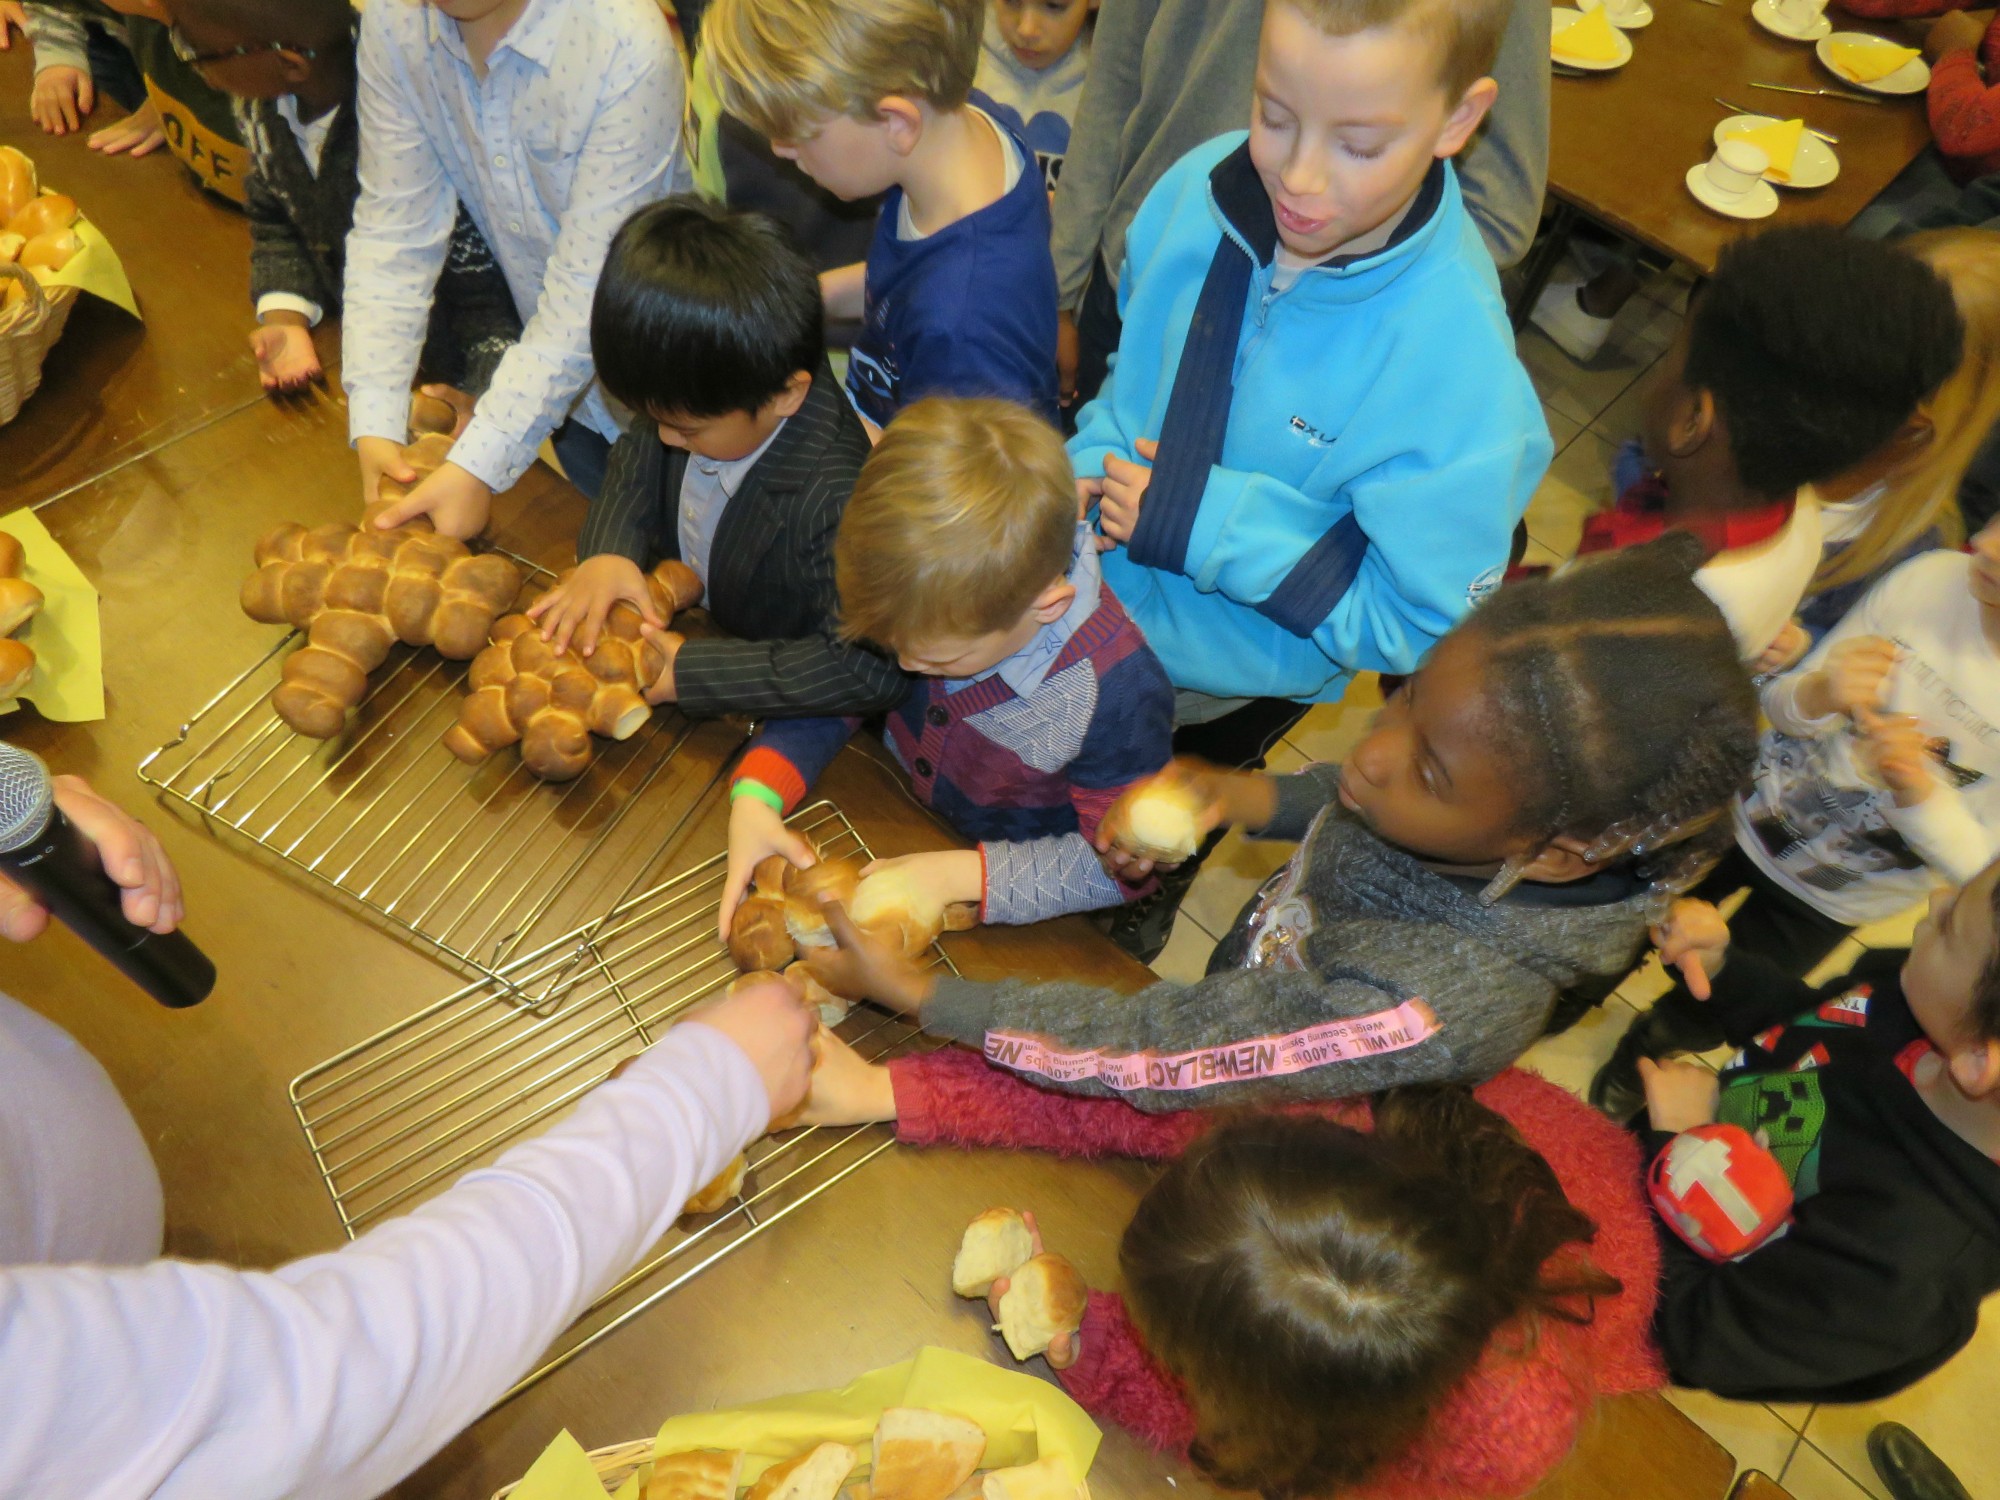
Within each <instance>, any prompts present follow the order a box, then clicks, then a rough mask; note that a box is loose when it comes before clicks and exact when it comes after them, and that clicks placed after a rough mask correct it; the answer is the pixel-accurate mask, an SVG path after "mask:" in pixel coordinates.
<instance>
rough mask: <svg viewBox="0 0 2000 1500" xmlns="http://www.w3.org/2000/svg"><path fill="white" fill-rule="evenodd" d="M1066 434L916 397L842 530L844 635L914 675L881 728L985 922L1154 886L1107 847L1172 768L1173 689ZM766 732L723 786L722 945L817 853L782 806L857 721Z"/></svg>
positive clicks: (888, 436) (956, 891) (964, 893)
mask: <svg viewBox="0 0 2000 1500" xmlns="http://www.w3.org/2000/svg"><path fill="white" fill-rule="evenodd" d="M1074 483H1075V479H1074V475H1073V474H1072V473H1071V471H1070V466H1069V459H1068V457H1067V456H1066V455H1065V454H1064V452H1063V445H1062V438H1061V437H1060V436H1059V435H1058V434H1057V433H1056V431H1055V429H1054V428H1053V427H1051V426H1050V425H1049V424H1048V423H1046V422H1044V421H1043V420H1042V419H1041V418H1040V417H1038V416H1036V415H1034V414H1033V413H1032V412H1029V411H1027V410H1025V409H1023V408H1022V407H1020V406H1019V405H1016V404H1014V403H1011V402H1005V401H981V400H944V399H939V400H930V401H923V402H919V403H918V404H917V405H915V406H913V407H910V408H909V409H908V410H907V411H905V412H904V414H903V415H902V416H900V417H898V418H897V419H896V421H895V422H894V423H893V424H892V425H891V426H890V427H889V429H888V430H887V431H886V432H884V433H883V435H882V441H881V442H880V443H878V444H877V445H876V447H875V451H874V452H873V453H871V454H870V455H869V456H868V461H867V463H865V464H863V465H862V467H861V477H860V478H859V479H858V480H857V481H856V482H855V485H854V493H853V495H852V497H851V498H850V499H849V500H848V502H847V509H846V511H845V512H844V513H843V514H842V516H841V519H840V536H839V539H838V540H837V541H836V542H835V543H834V574H835V577H836V579H837V581H838V584H839V588H840V622H841V631H842V633H843V634H845V635H847V636H848V637H850V638H854V637H865V638H867V639H869V640H873V641H876V642H878V643H880V644H881V645H884V646H887V647H890V648H892V649H893V650H894V651H895V652H896V654H897V656H898V658H899V659H900V660H901V662H902V664H903V667H904V669H905V670H906V671H909V672H913V673H915V674H917V676H916V679H915V681H914V682H913V683H912V684H911V687H910V690H909V692H908V693H907V694H906V695H905V696H904V698H903V701H902V702H901V703H900V704H898V705H897V706H896V707H895V708H892V709H890V710H889V722H888V728H887V733H886V735H885V738H886V739H887V740H888V742H889V748H890V750H891V751H892V752H894V754H895V756H896V759H897V760H898V761H899V762H900V763H901V765H902V767H903V769H904V770H905V771H907V772H908V773H909V776H910V783H911V788H912V790H913V791H914V792H915V793H916V796H917V800H918V801H920V802H921V803H923V804H924V806H926V807H928V808H931V809H932V810H933V811H935V812H936V813H937V814H938V815H939V816H940V817H942V818H944V819H945V821H946V822H948V823H950V824H951V825H952V826H953V827H954V828H956V829H957V830H958V831H959V832H960V833H962V834H964V835H965V836H966V837H968V838H972V839H977V840H979V841H980V843H979V847H978V848H976V849H965V850H958V849H953V850H946V851H941V852H938V853H933V854H914V855H910V856H907V857H906V858H905V859H903V860H898V861H894V863H898V864H910V863H914V864H917V865H919V866H921V868H922V872H923V873H922V884H923V885H924V887H925V888H927V889H930V890H934V891H936V892H937V893H938V894H939V896H940V899H941V900H943V901H945V902H947V903H949V902H961V901H977V902H978V903H979V904H980V920H981V921H983V922H1037V921H1041V920H1042V919H1044V918H1046V917H1054V916H1060V915H1062V914H1063V913H1065V912H1077V911H1090V910H1093V909H1096V908H1099V907H1105V906H1116V905H1118V904H1119V903H1121V902H1123V901H1126V900H1129V899H1130V898H1131V897H1132V896H1134V895H1136V894H1138V893H1139V891H1140V889H1141V887H1140V886H1139V885H1138V884H1137V883H1133V884H1126V883H1122V882H1121V881H1119V880H1118V879H1116V878H1114V877H1113V876H1112V875H1110V874H1109V873H1107V871H1106V867H1105V865H1104V864H1103V863H1101V862H1100V859H1099V856H1098V853H1097V850H1096V848H1095V847H1094V846H1093V844H1092V842H1091V841H1092V839H1093V838H1094V836H1095V835H1096V833H1097V824H1098V821H1099V820H1100V819H1101V818H1102V817H1103V816H1104V814H1105V812H1106V810H1107V809H1108V808H1109V807H1110V806H1111V804H1112V803H1113V802H1115V801H1117V799H1118V798H1119V796H1120V795H1121V794H1122V793H1123V792H1124V791H1125V790H1126V789H1127V788H1128V787H1130V786H1133V785H1135V784H1136V783H1138V782H1141V781H1144V780H1146V779H1147V778H1148V777H1150V776H1151V775H1152V774H1153V773H1154V772H1156V771H1158V770H1159V769H1160V767H1161V766H1163V765H1165V764H1166V762H1167V755H1168V748H1169V743H1170V741H1171V740H1172V738H1173V707H1174V694H1173V689H1172V688H1171V687H1170V686H1168V684H1167V676H1166V673H1165V672H1163V671H1161V670H1160V664H1159V662H1158V661H1157V660H1156V659H1155V658H1154V656H1153V653H1152V652H1151V651H1149V650H1148V649H1147V648H1146V642H1145V639H1144V638H1143V637H1142V636H1141V635H1140V634H1139V629H1138V627H1137V626H1136V625H1134V624H1133V623H1132V621H1131V620H1130V619H1129V618H1128V617H1127V615H1126V613H1125V611H1124V609H1123V608H1121V607H1120V605H1119V603H1118V600H1117V598H1116V596H1115V595H1113V594H1112V592H1111V591H1110V590H1109V589H1108V588H1106V587H1104V584H1103V580H1102V578H1101V577H1100V575H1099V572H1098V557H1097V548H1096V546H1095V545H1094V544H1093V540H1092V538H1091V535H1090V533H1089V532H1088V530H1086V529H1085V528H1084V527H1082V526H1079V525H1078V524H1077V519H1076V500H1075V492H1074ZM860 722H861V721H860V720H859V719H854V718H838V719H836V718H821V719H786V720H772V721H770V722H768V723H766V724H765V725H764V727H763V729H762V730H761V731H760V732H759V733H758V735H757V737H756V738H755V739H754V740H752V741H751V743H750V748H749V750H748V751H746V752H745V754H744V756H743V759H742V761H741V762H740V763H739V764H738V765H737V767H736V772H735V776H734V779H733V781H732V784H731V787H730V809H729V876H728V880H727V883H726V884H725V885H724V887H723V896H722V919H721V929H722V932H723V934H724V936H725V937H726V936H727V934H728V932H729V924H730V919H731V918H732V917H733V916H734V914H735V911H736V903H737V900H738V899H739V898H740V897H741V896H742V894H743V892H744V890H745V888H746V887H747V886H748V885H749V883H750V877H751V872H752V871H753V870H755V868H756V867H757V864H758V862H759V861H761V860H763V859H765V858H767V857H769V856H770V855H773V854H782V855H783V856H785V858H787V859H789V860H790V861H792V863H794V864H796V865H802V866H803V865H809V864H811V863H812V862H813V850H812V847H811V846H810V845H809V844H807V843H806V842H805V840H804V839H802V838H800V837H799V835H797V834H796V833H793V832H792V831H791V830H790V829H789V828H787V827H786V826H785V824H784V821H783V815H784V814H785V813H788V812H790V811H791V810H792V809H793V808H795V807H797V806H798V804H799V803H800V802H802V801H803V800H804V799H805V795H806V792H807V790H808V789H809V788H810V787H811V785H812V783H813V782H814V780H816V779H817V778H818V776H819V773H820V772H821V771H822V770H824V769H825V768H826V765H827V763H828V762H830V761H831V760H832V759H833V758H834V756H835V755H837V754H838V753H839V752H840V748H841V746H842V745H844V744H846V743H847V741H848V738H849V737H850V736H851V735H852V734H853V733H854V731H855V729H856V728H857V727H859V725H860Z"/></svg>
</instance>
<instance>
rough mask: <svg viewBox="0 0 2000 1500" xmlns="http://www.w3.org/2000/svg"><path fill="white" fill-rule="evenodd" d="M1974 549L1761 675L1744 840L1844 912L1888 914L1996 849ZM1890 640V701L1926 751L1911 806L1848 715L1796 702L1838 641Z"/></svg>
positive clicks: (1998, 694) (1882, 597)
mask: <svg viewBox="0 0 2000 1500" xmlns="http://www.w3.org/2000/svg"><path fill="white" fill-rule="evenodd" d="M1970 568H1971V559H1970V558H1968V557H1967V556H1966V555H1965V554H1964V553H1962V552H1926V553H1922V554H1920V555H1919V556H1917V557H1914V558H1911V559H1910V560H1909V561H1908V562H1906V563H1903V564H1902V565H1901V566H1900V567H1898V568H1896V569H1895V570H1894V571H1893V572H1891V573H1890V574H1888V575H1887V576H1886V577H1884V578H1883V579H1881V580H1880V581H1879V582H1877V583H1876V585H1875V586H1874V587H1873V588H1872V589H1870V590H1869V591H1868V593H1867V595H1866V596H1865V597H1863V598H1862V600H1861V601H1860V602H1859V603H1858V604H1856V605H1855V606H1854V608H1853V609H1852V610H1850V611H1849V612H1848V614H1847V616H1846V617H1845V618H1844V619H1842V620H1841V621H1840V623H1839V624H1837V625H1835V626H1834V627H1833V629H1832V630H1830V631H1828V632H1827V633H1826V636H1825V637H1824V638H1823V639H1822V640H1821V641H1820V643H1819V644H1818V645H1817V646H1816V647H1814V648H1813V650H1812V652H1811V654H1810V655H1808V656H1807V657H1806V659H1805V660H1804V661H1803V662H1801V663H1800V664H1799V665H1798V666H1797V667H1796V668H1795V669H1793V670H1792V671H1791V672H1788V673H1786V674H1785V675H1784V676H1782V677H1779V678H1776V679H1775V680H1773V681H1772V682H1769V683H1767V684H1765V687H1764V691H1763V695H1762V701H1763V706H1764V712H1765V714H1766V716H1767V717H1769V719H1770V721H1771V725H1772V727H1771V729H1770V731H1768V732H1767V733H1766V734H1765V736H1764V740H1763V744H1762V747H1761V749H1760V751H1759V754H1758V762H1757V770H1756V775H1755V778H1754V780H1753V782H1752V785H1751V789H1750V791H1749V793H1748V794H1747V795H1746V796H1744V797H1742V798H1739V799H1738V801H1737V804H1736V808H1735V823H1736V842H1737V845H1738V847H1739V848H1741V849H1742V850H1743V852H1744V853H1745V854H1747V855H1748V856H1749V857H1750V859H1751V860H1752V861H1753V862H1754V863H1755V864H1756V865H1757V867H1758V868H1759V869H1761V870H1762V871H1763V872H1764V873H1765V874H1766V875H1768V876H1770V877H1771V879H1773V880H1775V881H1776V882H1778V884H1779V885H1781V886H1783V887H1784V888H1785V889H1786V890H1787V891H1789V892H1791V893H1792V894H1793V895H1795V896H1797V897H1798V898H1799V899H1800V900H1801V901H1804V902H1806V903H1807V904H1809V905H1810V906H1812V907H1813V908H1814V909H1816V910H1818V911H1820V912H1822V913H1823V914H1825V915H1826V916H1828V917H1831V918H1832V919H1833V920H1835V921H1837V922H1844V923H1847V924H1849V925H1852V926H1859V925H1860V924H1862V923H1864V922H1873V921H1877V920H1879V919H1881V918H1884V917H1891V916H1894V915H1895V914H1896V913H1897V912H1899V911H1902V910H1904V909H1905V908H1906V907H1908V906H1910V905H1912V904H1913V903H1915V902H1917V901H1919V900H1921V899H1923V897H1924V896H1925V894H1926V893H1927V892H1928V891H1929V890H1930V888H1931V887H1932V886H1934V885H1936V884H1937V883H1938V882H1940V881H1950V882H1954V883H1956V882H1962V881H1965V880H1969V879H1971V878H1972V876H1973V875H1975V874H1977V873H1978V872H1979V871H1980V870H1981V869H1982V868H1984V867H1985V865H1986V864H1987V862H1988V861H1990V860H1991V859H1992V858H1993V857H1994V856H1995V855H1996V854H2000V653H1996V652H1995V650H1994V647H1993V645H1992V643H1991V641H1990V640H1989V639H1988V638H1987V635H1986V627H1985V622H1984V620H1983V618H1982V612H1981V609H1980V606H1979V603H1978V601H1977V600H1976V599H1974V598H1973V597H1972V592H1971V587H1970V584H1969V581H1968V574H1969V571H1970ZM1857 636H1881V637H1883V638H1884V639H1887V640H1890V641H1892V642H1894V643H1895V645H1896V647H1897V650H1898V653H1899V655H1898V660H1897V663H1896V669H1895V671H1894V673H1893V674H1891V676H1890V678H1889V688H1888V697H1887V700H1886V702H1885V703H1884V704H1883V709H1884V711H1885V712H1887V713H1891V714H1907V715H1909V716H1910V717H1912V718H1913V719H1915V720H1916V722H1917V724H1918V725H1919V726H1920V728H1921V729H1922V732H1923V734H1924V737H1925V739H1926V740H1927V741H1928V742H1929V746H1930V750H1931V774H1932V777H1933V779H1934V781H1935V783H1936V784H1935V786H1934V787H1933V788H1932V791H1931V794H1930V796H1928V797H1927V798H1925V799H1924V800H1923V801H1922V802H1920V803H1917V804H1916V805H1914V806H1911V807H1902V806H1899V805H1898V804H1897V802H1896V799H1895V796H1894V795H1893V794H1892V793H1891V792H1890V791H1889V789H1888V788H1887V787H1886V786H1884V785H1883V784H1882V782H1881V780H1880V778H1879V777H1878V776H1876V775H1875V774H1874V773H1873V772H1872V771H1871V770H1870V769H1869V766H1868V757H1867V754H1866V751H1865V746H1864V745H1863V744H1862V741H1861V738H1860V736H1859V735H1858V734H1857V732H1856V731H1855V730H1854V728H1853V726H1852V725H1851V724H1850V723H1849V721H1848V718H1847V716H1846V715H1845V714H1829V715H1827V716H1825V717H1823V718H1812V717H1809V716H1808V715H1806V714H1804V713H1802V712H1801V711H1800V709H1799V703H1798V693H1799V689H1800V687H1801V686H1802V685H1803V684H1804V683H1805V681H1806V679H1807V678H1808V677H1809V676H1811V675H1812V674H1813V673H1814V672H1816V671H1818V670H1819V669H1820V668H1821V667H1822V666H1824V665H1825V663H1826V659H1827V656H1828V655H1829V653H1831V652H1832V651H1833V649H1834V648H1835V647H1837V646H1838V645H1840V644H1841V642H1843V641H1847V640H1852V639H1854V638H1855V637H1857Z"/></svg>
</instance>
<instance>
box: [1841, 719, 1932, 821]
mask: <svg viewBox="0 0 2000 1500" xmlns="http://www.w3.org/2000/svg"><path fill="white" fill-rule="evenodd" d="M1855 723H1856V726H1857V727H1858V728H1859V729H1860V730H1861V733H1862V734H1863V735H1864V736H1865V740H1864V743H1863V747H1862V748H1863V751H1864V754H1865V756H1866V758H1867V759H1869V760H1872V761H1873V762H1874V763H1875V772H1876V774H1877V775H1878V776H1880V777H1881V778H1882V780H1883V782H1884V783H1885V784H1886V785H1887V786H1888V788H1889V790H1890V791H1892V792H1894V793H1895V794H1896V805H1897V806H1898V807H1915V806H1916V805H1917V804H1918V803H1919V802H1924V801H1927V800H1928V799H1929V798H1930V795H1931V793H1932V792H1934V791H1936V790H1937V788H1938V778H1937V762H1936V759H1935V758H1934V757H1933V756H1932V754H1931V747H1930V743H1929V741H1928V739H1927V738H1926V737H1925V735H1924V732H1923V730H1922V729H1921V728H1920V727H1918V724H1917V721H1916V719H1915V718H1914V717H1913V716H1912V715H1910V714H1880V713H1877V712H1875V710H1874V709H1872V708H1864V709H1862V710H1861V712H1860V713H1859V714H1858V715H1857V716H1856V719H1855Z"/></svg>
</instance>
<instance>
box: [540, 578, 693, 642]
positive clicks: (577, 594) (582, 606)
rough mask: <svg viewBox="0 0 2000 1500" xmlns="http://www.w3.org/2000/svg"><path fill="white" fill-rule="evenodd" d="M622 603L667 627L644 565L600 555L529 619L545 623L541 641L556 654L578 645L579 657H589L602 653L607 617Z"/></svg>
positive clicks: (554, 590) (552, 591) (554, 591)
mask: <svg viewBox="0 0 2000 1500" xmlns="http://www.w3.org/2000/svg"><path fill="white" fill-rule="evenodd" d="M621 599H623V600H625V601H626V602H627V603H629V604H631V605H632V606H633V607H634V608H636V609H637V610H638V611H639V614H640V616H641V617H642V618H643V619H644V620H645V622H646V623H647V624H648V625H652V626H655V627H658V626H662V625H665V624H666V623H667V622H666V621H665V620H663V619H661V618H660V612H659V610H657V609H655V608H654V607H653V595H652V593H651V591H650V590H648V589H647V587H646V575H645V574H644V573H642V572H640V571H639V565H638V564H637V563H635V562H633V561H632V559H631V558H629V557H620V556H619V555H618V554H617V553H615V552H600V553H599V554H598V555H597V556H595V557H588V558H585V559H584V560H583V561H582V562H580V563H578V564H577V565H576V571H575V572H573V573H571V574H570V575H569V577H568V578H566V579H564V580H563V581H562V582H561V583H558V584H557V585H556V586H555V587H554V588H552V589H550V590H549V591H548V592H547V593H546V594H544V595H542V597H541V598H539V599H537V600H536V601H535V602H534V603H533V604H531V605H529V606H528V618H529V619H531V620H535V621H538V622H539V623H540V625H541V627H542V639H543V640H545V641H548V642H549V643H550V644H552V645H553V646H554V647H555V650H556V655H558V656H561V655H562V654H563V653H564V652H566V651H567V650H569V645H570V642H571V640H574V641H575V642H576V648H577V654H578V655H579V656H588V655H590V653H591V652H593V651H595V650H596V649H597V637H598V635H599V634H600V633H601V632H602V631H603V629H604V619H605V616H607V615H609V614H610V613H611V609H612V606H613V605H615V604H617V603H618V601H619V600H621Z"/></svg>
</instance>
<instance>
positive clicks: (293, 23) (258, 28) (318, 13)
mask: <svg viewBox="0 0 2000 1500" xmlns="http://www.w3.org/2000/svg"><path fill="white" fill-rule="evenodd" d="M175 5H176V7H177V11H176V14H177V15H179V14H180V13H181V12H192V14H191V15H185V16H182V19H186V20H191V21H199V22H203V23H206V24H207V25H210V26H214V27H217V28H220V29H223V30H226V31H227V32H228V33H229V34H230V35H232V36H236V37H240V38H242V39H243V40H244V41H246V42H256V43H263V42H283V43H285V44H286V45H287V46H290V47H303V48H311V49H313V50H315V51H322V50H324V49H327V48H330V47H334V46H337V45H339V44H340V43H341V42H342V41H344V40H345V39H346V38H348V37H350V36H352V35H353V32H354V29H355V27H357V26H358V25H360V24H361V14H360V12H359V11H357V10H355V8H354V5H353V3H352V0H175Z"/></svg>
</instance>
